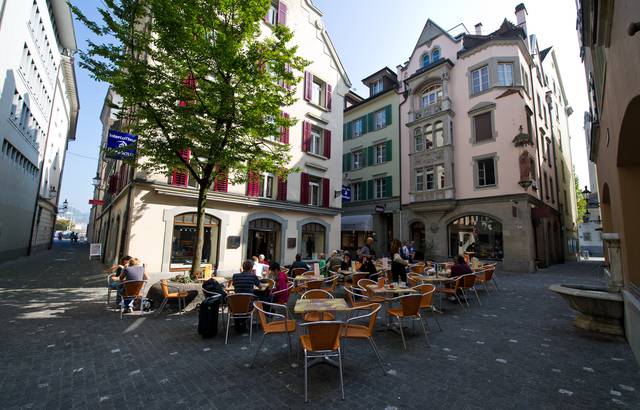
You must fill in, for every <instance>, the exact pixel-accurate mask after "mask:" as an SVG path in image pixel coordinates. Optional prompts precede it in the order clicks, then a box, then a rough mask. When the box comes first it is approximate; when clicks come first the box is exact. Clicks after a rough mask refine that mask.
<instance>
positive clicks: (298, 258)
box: [291, 253, 311, 271]
mask: <svg viewBox="0 0 640 410" xmlns="http://www.w3.org/2000/svg"><path fill="white" fill-rule="evenodd" d="M296 268H305V269H306V270H308V271H309V270H311V268H310V267H309V265H307V264H306V263H305V262H303V261H302V255H300V254H299V253H298V254H296V261H295V262H293V263H292V264H291V270H292V271H293V270H294V269H296Z"/></svg>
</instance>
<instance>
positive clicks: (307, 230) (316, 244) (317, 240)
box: [301, 223, 326, 260]
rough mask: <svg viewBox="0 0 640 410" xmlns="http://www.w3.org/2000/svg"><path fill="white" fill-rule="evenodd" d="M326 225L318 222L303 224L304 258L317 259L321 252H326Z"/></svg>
mask: <svg viewBox="0 0 640 410" xmlns="http://www.w3.org/2000/svg"><path fill="white" fill-rule="evenodd" d="M325 235H326V232H325V227H324V226H322V225H320V224H318V223H308V224H304V225H302V238H301V241H302V243H301V246H302V252H301V254H302V259H305V260H316V259H318V256H319V255H320V254H321V253H325V252H326V249H325Z"/></svg>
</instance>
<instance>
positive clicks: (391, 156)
mask: <svg viewBox="0 0 640 410" xmlns="http://www.w3.org/2000/svg"><path fill="white" fill-rule="evenodd" d="M362 82H363V83H364V84H365V85H366V86H367V88H369V97H368V98H366V99H363V98H362V97H360V96H358V95H357V94H355V93H353V92H350V93H349V94H348V95H347V98H346V99H345V101H346V106H345V110H344V130H343V134H342V135H343V140H344V142H343V147H344V148H343V149H344V153H343V161H342V167H343V172H344V174H343V182H342V183H343V185H344V187H345V189H346V190H347V191H348V192H349V193H350V199H348V200H347V199H344V200H343V202H342V207H343V214H342V240H341V248H342V249H346V250H350V251H354V250H356V249H359V248H360V247H362V246H363V245H364V242H365V240H366V238H367V237H368V236H372V237H373V238H374V239H375V243H374V250H375V251H376V254H378V255H382V254H385V253H388V252H389V247H390V245H391V241H392V240H393V239H394V238H398V237H399V236H400V178H399V177H400V164H399V158H400V150H399V147H400V139H399V135H398V103H399V101H400V97H399V96H398V94H397V92H396V90H397V88H398V82H397V77H396V74H395V73H394V72H393V71H391V70H390V69H389V68H386V67H385V68H383V69H382V70H379V71H377V72H376V73H373V74H372V75H370V76H368V77H367V78H365V79H364V80H362Z"/></svg>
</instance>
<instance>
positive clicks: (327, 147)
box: [323, 130, 331, 159]
mask: <svg viewBox="0 0 640 410" xmlns="http://www.w3.org/2000/svg"><path fill="white" fill-rule="evenodd" d="M323 155H324V157H325V158H327V159H329V158H331V131H329V130H324V147H323Z"/></svg>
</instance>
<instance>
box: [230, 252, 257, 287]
mask: <svg viewBox="0 0 640 410" xmlns="http://www.w3.org/2000/svg"><path fill="white" fill-rule="evenodd" d="M232 281H233V289H234V292H235V293H253V288H254V286H258V285H260V279H258V276H256V274H255V273H253V261H251V260H246V261H244V263H243V264H242V272H240V273H236V274H234V275H233V279H232Z"/></svg>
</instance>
